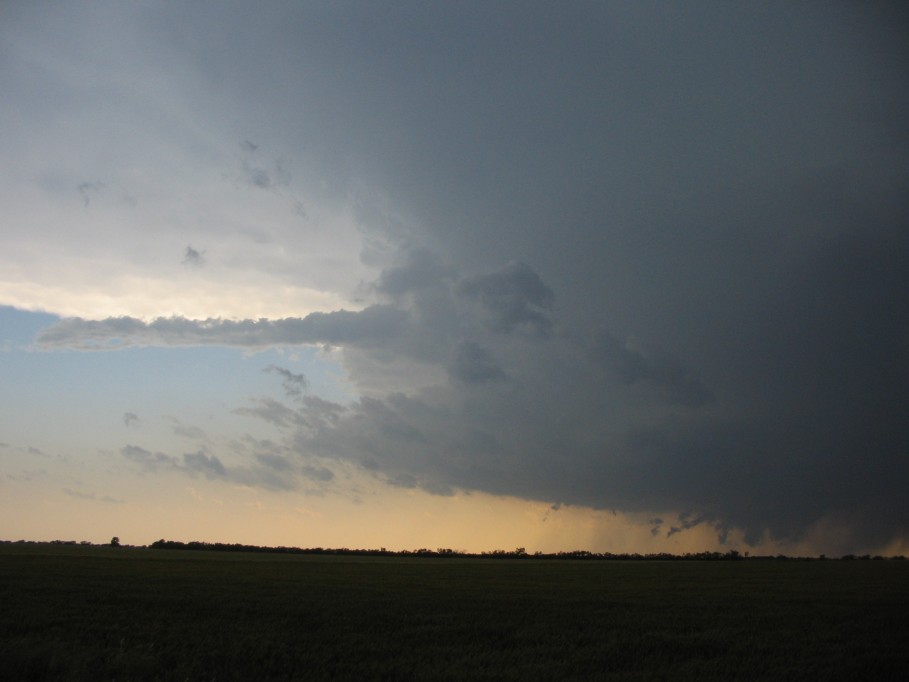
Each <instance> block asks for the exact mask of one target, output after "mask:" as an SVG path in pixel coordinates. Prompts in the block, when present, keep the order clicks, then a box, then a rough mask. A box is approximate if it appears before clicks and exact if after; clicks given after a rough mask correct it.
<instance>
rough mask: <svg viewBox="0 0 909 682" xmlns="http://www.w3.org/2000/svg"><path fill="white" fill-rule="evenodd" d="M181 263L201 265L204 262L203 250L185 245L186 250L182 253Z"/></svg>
mask: <svg viewBox="0 0 909 682" xmlns="http://www.w3.org/2000/svg"><path fill="white" fill-rule="evenodd" d="M183 264H184V265H192V266H194V267H201V266H202V265H204V264H205V251H200V250H198V249H194V248H193V247H192V246H190V245H187V247H186V252H185V253H184V254H183Z"/></svg>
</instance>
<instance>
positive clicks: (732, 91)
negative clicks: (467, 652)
mask: <svg viewBox="0 0 909 682" xmlns="http://www.w3.org/2000/svg"><path fill="white" fill-rule="evenodd" d="M907 34H909V13H907V12H906V10H905V9H904V8H903V7H901V4H900V3H897V2H893V3H885V2H861V3H858V2H828V3H789V2H761V3H728V2H712V1H710V0H704V1H702V2H697V3H691V2H669V1H666V2H611V1H608V0H602V1H599V2H580V1H577V2H505V1H496V2H488V1H484V2H472V1H470V0H468V1H466V2H458V3H450V2H425V0H421V1H419V2H409V1H407V0H400V1H396V2H389V3H374V2H366V1H356V0H351V1H338V2H272V1H266V2H257V3H242V2H230V3H223V2H194V3H177V2H161V1H159V0H146V1H137V2H131V3H123V2H103V1H99V2H91V3H67V2H18V1H16V0H13V1H11V2H4V3H3V4H2V6H0V91H2V92H3V106H2V107H0V160H2V163H0V205H2V206H3V211H2V215H0V538H3V539H10V540H15V539H34V540H51V539H73V540H83V539H85V540H90V541H93V542H105V541H108V540H109V539H110V538H111V537H112V536H114V535H116V536H118V537H119V538H120V539H121V541H122V542H123V543H124V544H147V543H150V542H153V541H155V540H157V539H159V538H167V539H173V540H183V541H189V540H205V541H211V542H242V543H249V544H259V545H289V546H298V547H316V546H322V547H387V548H390V549H416V548H424V547H425V548H432V549H435V548H443V547H444V548H453V549H458V550H467V551H484V550H492V549H506V550H510V549H513V548H515V547H525V548H526V549H527V551H529V552H532V551H545V552H550V551H563V550H564V551H570V550H574V549H586V550H590V551H598V552H605V551H609V552H643V553H650V552H675V553H682V552H687V551H704V550H710V551H713V550H716V551H725V550H728V549H736V550H738V551H748V552H750V553H752V554H766V553H774V554H776V553H786V554H812V555H813V554H819V553H826V554H829V555H838V554H844V553H884V554H900V553H902V554H909V495H907V493H906V490H907V481H909V417H907V413H909V128H907V126H906V122H907V121H909V43H907V42H906V40H905V36H906V35H907Z"/></svg>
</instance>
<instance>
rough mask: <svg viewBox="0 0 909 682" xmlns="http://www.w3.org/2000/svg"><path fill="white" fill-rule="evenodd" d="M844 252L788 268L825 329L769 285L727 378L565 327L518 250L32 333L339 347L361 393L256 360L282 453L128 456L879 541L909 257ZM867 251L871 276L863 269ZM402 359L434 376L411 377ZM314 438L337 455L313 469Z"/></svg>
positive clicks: (255, 413)
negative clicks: (257, 300)
mask: <svg viewBox="0 0 909 682" xmlns="http://www.w3.org/2000/svg"><path fill="white" fill-rule="evenodd" d="M848 246H849V248H848V249H847V248H845V247H844V248H833V249H832V250H831V251H830V253H829V254H828V258H827V259H826V263H825V264H824V266H823V267H817V268H816V272H817V273H818V275H817V276H816V277H815V278H813V279H810V278H809V279H805V278H804V273H803V272H802V271H800V273H799V277H800V278H801V279H802V281H801V285H802V286H803V287H811V288H814V289H815V293H816V295H817V297H813V298H812V304H811V308H810V310H811V311H812V313H813V314H815V315H819V316H820V317H819V318H818V320H817V322H816V324H815V325H807V326H806V325H805V324H804V320H803V317H804V315H805V314H806V309H805V308H804V307H802V306H799V305H793V304H792V301H790V300H788V299H780V300H776V301H770V300H767V301H765V304H766V305H767V306H768V307H769V308H770V309H765V310H760V309H759V308H758V307H757V305H756V304H755V307H753V309H752V310H753V314H754V315H755V316H767V318H768V320H770V319H772V320H773V323H772V324H770V323H769V322H768V324H766V325H762V326H761V327H760V329H759V332H760V333H757V334H753V335H752V336H751V338H749V339H747V340H743V341H742V343H743V344H745V346H744V347H743V348H740V349H736V352H742V353H751V354H753V357H752V358H751V359H750V361H749V363H747V365H746V366H745V367H744V368H741V367H737V366H736V365H735V364H732V365H726V366H724V367H723V369H724V371H723V372H717V371H716V367H712V366H710V365H709V364H708V365H707V366H705V367H694V366H692V365H691V364H690V363H689V362H687V361H685V360H684V359H682V358H681V357H680V356H679V355H678V354H675V353H673V351H672V350H671V346H670V345H669V344H665V343H657V342H655V341H653V340H650V341H648V342H645V341H643V340H640V339H631V338H626V339H624V340H622V339H621V338H620V337H619V336H618V335H617V333H616V332H614V331H612V330H610V329H608V328H604V327H602V326H600V327H597V328H595V329H591V330H587V331H586V332H585V333H579V332H577V331H576V330H571V329H569V328H568V326H567V325H562V324H561V323H560V321H559V319H558V315H557V309H558V308H557V306H556V304H555V300H556V297H555V294H554V292H553V291H552V289H550V288H549V287H548V286H547V285H545V284H544V283H543V282H542V279H541V278H540V277H539V275H538V274H537V273H536V272H534V271H533V270H532V269H531V268H530V267H529V266H527V265H525V264H522V263H509V264H506V265H505V266H503V267H501V268H498V269H496V270H495V271H492V272H489V273H486V274H479V275H478V274H472V275H469V276H461V275H459V274H458V273H457V272H456V270H455V269H454V268H453V267H450V266H449V267H440V268H437V269H435V271H434V272H435V274H434V275H432V276H430V275H429V274H428V273H427V270H426V268H424V267H423V265H422V263H423V262H424V261H425V260H426V259H427V258H430V257H432V258H434V257H435V256H431V255H430V254H427V253H425V252H422V251H421V252H416V253H413V252H405V253H403V254H402V255H401V258H400V261H399V263H397V264H395V265H393V266H391V267H389V268H388V269H387V270H386V271H385V272H384V273H383V275H382V276H381V277H380V278H379V279H378V280H377V283H376V286H375V294H376V296H377V297H378V298H379V299H381V302H379V303H376V304H374V305H372V306H369V307H367V308H364V309H363V310H361V311H338V312H334V313H317V314H312V315H309V316H307V317H304V318H300V319H284V320H257V321H222V320H206V321H194V320H186V319H182V318H170V319H161V320H155V321H152V322H142V321H139V320H135V319H128V318H116V319H110V320H100V321H89V320H63V321H61V322H60V323H59V324H57V325H55V326H54V327H51V328H49V329H48V330H46V331H45V332H44V333H43V334H42V335H41V337H40V339H39V343H40V344H41V345H42V346H44V347H45V348H61V347H70V348H90V349H95V350H99V349H101V350H104V349H112V348H121V347H124V346H131V345H146V344H152V345H187V344H218V345H228V346H242V347H248V348H261V347H263V346H268V345H288V344H291V345H292V344H317V345H330V346H334V347H337V348H339V349H340V351H341V353H342V358H343V361H344V363H345V365H346V366H347V367H348V371H349V372H350V373H351V378H352V379H353V380H354V382H355V383H359V384H360V385H361V387H362V388H363V393H364V394H363V396H362V397H361V398H360V399H358V400H356V401H354V402H353V403H351V404H347V405H341V404H335V403H332V402H328V401H325V400H323V399H321V398H318V397H317V396H315V395H311V394H309V393H308V391H307V382H306V379H305V377H303V376H302V375H297V374H294V373H292V372H290V371H289V370H286V369H283V368H280V367H276V366H269V367H267V368H265V369H266V371H268V372H269V373H272V374H274V375H275V376H276V379H277V380H279V381H280V382H281V384H282V386H283V388H284V392H285V398H286V400H285V401H283V402H282V401H279V400H275V399H272V398H257V399H253V400H251V402H250V403H249V404H248V405H247V406H245V407H241V408H239V409H237V410H236V411H237V413H238V414H243V415H245V416H250V417H253V418H256V419H260V420H262V421H264V422H267V423H270V424H271V425H272V426H274V427H275V428H276V429H277V430H278V431H279V432H280V434H281V448H282V449H281V455H280V457H275V456H274V455H269V454H267V453H266V454H262V455H259V456H257V458H256V459H255V462H254V464H255V466H254V467H253V468H251V469H250V468H247V469H242V468H241V469H236V470H234V471H233V472H229V471H228V470H227V469H225V468H224V467H223V465H221V464H220V462H219V461H218V460H217V458H215V457H214V456H212V455H207V454H205V453H203V452H200V453H196V454H187V455H185V456H184V458H183V460H176V459H170V458H167V456H163V455H150V454H148V453H139V452H138V451H135V452H133V453H132V454H131V455H129V454H128V456H131V458H132V459H134V460H136V461H137V462H140V463H141V464H143V465H144V466H158V467H164V468H170V469H179V470H182V471H184V472H185V473H191V474H194V475H206V476H209V477H214V478H225V479H231V480H237V481H240V482H243V481H246V482H249V483H250V484H254V485H259V484H261V485H266V486H267V487H270V488H274V489H281V488H284V489H290V488H294V487H296V485H297V483H296V482H299V481H302V480H304V479H310V480H312V481H315V482H318V481H323V482H324V481H327V480H330V479H331V477H332V471H331V468H330V467H331V464H330V462H331V461H332V460H335V461H337V462H339V463H340V462H344V463H352V464H355V465H357V466H359V467H361V468H362V469H363V470H364V471H366V472H369V473H370V474H372V475H374V476H376V477H378V478H379V479H380V480H383V481H385V482H387V483H389V484H391V485H395V486H399V487H419V488H422V489H424V490H426V491H428V492H431V493H434V494H450V493H451V492H453V491H454V490H456V489H463V490H481V491H486V492H490V493H494V494H506V495H514V496H519V497H525V498H530V499H538V500H549V501H558V502H564V503H569V504H577V505H588V506H592V507H595V508H613V509H616V508H617V509H622V510H625V511H638V512H648V511H657V512H660V513H662V512H666V511H670V512H671V511H675V512H680V513H682V526H670V527H669V528H667V529H666V530H665V532H666V533H668V534H674V533H677V532H679V531H680V530H681V529H683V528H685V527H691V526H694V525H699V524H701V523H709V524H712V525H713V526H715V527H716V529H717V532H718V533H719V535H720V537H721V538H722V537H725V535H726V533H727V532H728V530H729V529H730V528H740V529H743V530H744V532H745V534H746V539H747V540H748V541H750V542H753V543H756V542H758V541H760V540H761V539H762V538H764V537H765V536H766V534H769V536H770V537H773V538H775V539H783V540H786V539H791V540H794V539H797V538H799V537H801V535H802V534H803V533H804V532H805V531H806V529H808V528H809V527H811V526H812V524H816V523H818V522H821V521H823V520H824V519H825V518H837V519H839V520H840V521H842V522H843V523H847V525H850V527H851V528H852V529H853V532H854V533H855V534H856V535H855V537H852V538H851V539H850V541H853V542H855V541H861V542H867V543H869V544H871V543H873V542H886V541H887V540H889V539H891V538H893V537H895V536H898V535H900V534H901V533H904V532H905V529H906V527H907V522H909V504H907V501H906V497H905V495H904V491H903V486H902V484H901V483H900V482H901V481H904V480H906V477H905V474H909V470H907V464H906V460H905V458H904V457H901V454H904V450H905V444H906V426H905V421H904V414H903V413H902V412H901V411H900V409H899V407H900V406H901V405H905V404H906V401H905V399H906V386H907V385H909V384H907V382H906V381H905V380H906V378H907V366H909V363H907V353H906V350H907V349H906V346H905V345H904V344H905V338H906V337H905V329H906V328H907V327H906V325H905V322H906V320H907V319H909V316H907V314H906V312H907V311H906V304H905V303H904V302H903V301H902V300H901V299H899V298H898V297H895V296H893V295H892V294H895V291H896V289H898V288H899V286H901V283H902V280H903V279H904V278H905V275H904V274H903V272H904V271H903V270H902V269H901V266H902V265H903V263H904V262H905V263H906V264H907V265H909V259H907V258H906V255H907V250H906V247H905V240H903V239H902V238H897V239H895V240H893V239H879V238H877V237H872V238H868V239H858V240H857V241H856V240H851V241H849V242H848ZM869 254H873V255H874V260H875V263H876V264H877V266H878V268H877V270H875V274H873V275H871V274H869V272H868V271H866V270H865V269H863V268H861V267H858V265H859V264H860V263H861V262H863V261H864V260H866V259H867V258H868V257H869ZM856 261H859V262H858V263H857V262H856ZM905 272H909V268H907V270H906V271H905ZM850 278H853V281H850ZM859 284H861V288H859ZM894 287H895V288H894ZM846 291H848V292H849V295H851V296H857V297H861V298H862V299H863V300H864V301H865V303H866V305H865V306H862V307H860V308H859V310H860V311H861V312H856V310H851V311H850V313H849V315H838V314H837V312H838V310H839V309H838V306H837V305H836V304H835V300H836V299H837V297H838V296H840V295H842V294H841V293H840V292H846ZM822 294H823V295H825V296H826V297H827V298H828V300H829V302H825V301H824V300H823V297H822ZM717 352H719V350H717ZM724 352H725V351H724ZM700 357H705V356H700ZM376 368H379V369H384V370H385V371H389V368H392V369H391V370H390V371H392V373H396V374H398V375H400V378H401V381H402V386H401V387H400V390H389V389H388V382H387V381H384V382H383V383H382V386H384V389H383V390H369V388H370V387H369V377H371V376H374V374H375V372H376V371H378V370H377V369H376ZM421 368H423V370H424V372H423V373H422V374H421ZM427 368H428V369H429V370H433V368H435V370H437V371H434V372H433V371H430V372H429V373H428V374H427V373H425V370H426V369H427ZM730 368H731V369H733V370H735V371H737V372H739V374H737V375H736V374H727V372H728V371H729V369H730ZM746 370H747V371H746ZM412 375H420V376H430V377H432V378H433V379H432V380H431V381H428V382H424V383H423V384H419V385H415V384H408V383H407V381H406V379H407V377H409V376H412ZM373 388H375V387H373ZM313 453H319V456H320V458H322V460H320V461H324V462H328V464H313V463H312V462H311V461H310V460H309V459H307V458H308V457H311V455H312V454H313ZM125 454H126V453H125ZM155 458H157V459H155ZM300 458H302V459H300ZM298 460H299V461H298ZM301 462H302V463H301ZM282 481H283V483H282ZM686 524H687V526H686Z"/></svg>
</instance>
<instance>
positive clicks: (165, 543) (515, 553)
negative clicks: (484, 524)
mask: <svg viewBox="0 0 909 682" xmlns="http://www.w3.org/2000/svg"><path fill="white" fill-rule="evenodd" d="M9 544H17V545H23V544H28V545H79V546H88V547H131V548H134V549H136V548H138V549H145V548H147V549H165V550H177V551H190V552H191V551H205V552H254V553H261V554H325V555H330V556H379V557H426V558H443V559H453V558H468V559H469V558H474V559H552V560H560V559H571V560H589V561H745V560H748V561H768V560H774V561H827V560H830V561H868V560H873V561H881V560H890V561H905V560H906V557H905V556H903V555H901V554H900V555H895V556H889V557H886V556H881V555H880V554H876V555H874V556H872V555H870V554H860V555H859V554H844V555H843V556H840V557H828V556H827V555H826V554H821V555H819V556H816V557H813V556H788V555H786V554H776V555H751V554H749V553H748V552H745V553H740V552H739V551H738V550H735V549H730V550H727V551H725V552H707V551H704V552H686V553H684V554H671V553H669V552H656V553H649V554H640V553H638V552H632V553H613V552H590V551H587V550H583V549H576V550H571V551H562V552H533V553H529V552H527V551H526V550H525V549H524V548H523V547H517V548H515V549H513V550H504V549H494V550H491V551H486V552H467V551H464V550H458V549H449V548H445V547H440V548H438V549H427V548H425V547H424V548H420V549H402V550H392V549H385V548H384V547H381V548H379V549H351V548H348V547H286V546H277V547H270V546H263V545H245V544H241V543H237V542H234V543H226V542H204V541H201V540H192V541H190V542H181V541H179V540H165V539H163V538H162V539H160V540H156V541H155V542H153V543H151V544H150V545H121V544H120V538H118V537H116V536H115V537H113V538H112V539H111V541H110V542H109V543H104V544H100V545H97V544H95V543H92V542H89V541H88V540H82V541H81V542H76V541H75V540H51V541H49V542H43V541H36V540H16V541H11V540H0V545H9Z"/></svg>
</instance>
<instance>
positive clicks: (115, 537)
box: [110, 535, 120, 547]
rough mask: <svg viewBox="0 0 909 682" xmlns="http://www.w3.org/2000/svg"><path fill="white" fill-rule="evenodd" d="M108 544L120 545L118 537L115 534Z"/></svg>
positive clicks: (112, 545)
mask: <svg viewBox="0 0 909 682" xmlns="http://www.w3.org/2000/svg"><path fill="white" fill-rule="evenodd" d="M110 546H111V547H119V546H120V538H118V537H117V536H116V535H115V536H114V537H112V538H111V539H110Z"/></svg>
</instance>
